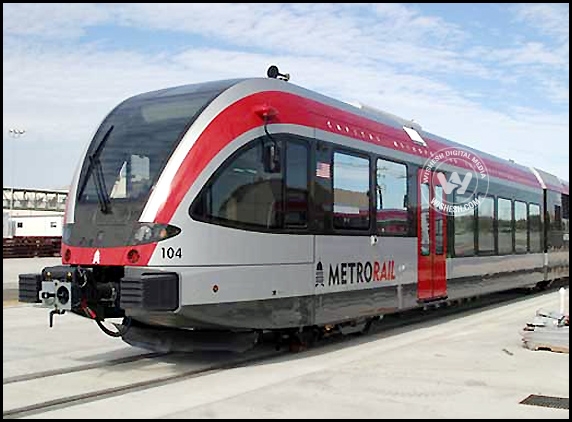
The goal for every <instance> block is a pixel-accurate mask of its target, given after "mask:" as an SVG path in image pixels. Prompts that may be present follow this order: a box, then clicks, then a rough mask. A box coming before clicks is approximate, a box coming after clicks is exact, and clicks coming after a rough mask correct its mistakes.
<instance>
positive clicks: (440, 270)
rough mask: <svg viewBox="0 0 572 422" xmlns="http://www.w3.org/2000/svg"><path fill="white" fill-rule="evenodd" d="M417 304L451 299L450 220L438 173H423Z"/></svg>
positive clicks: (419, 226) (420, 197)
mask: <svg viewBox="0 0 572 422" xmlns="http://www.w3.org/2000/svg"><path fill="white" fill-rule="evenodd" d="M418 177H419V207H418V211H417V213H418V220H417V221H418V224H417V231H418V233H417V235H418V244H417V248H418V267H417V272H418V273H417V279H418V283H417V300H419V301H430V300H436V299H440V298H444V297H447V273H446V268H447V262H446V260H447V243H446V236H445V233H446V232H447V231H446V224H447V220H446V216H445V214H444V213H443V212H440V211H439V210H438V209H439V205H440V204H444V202H445V201H444V197H443V195H444V194H443V187H442V186H441V183H440V182H439V179H438V178H437V177H436V173H433V172H429V171H427V170H425V169H422V170H419V173H418Z"/></svg>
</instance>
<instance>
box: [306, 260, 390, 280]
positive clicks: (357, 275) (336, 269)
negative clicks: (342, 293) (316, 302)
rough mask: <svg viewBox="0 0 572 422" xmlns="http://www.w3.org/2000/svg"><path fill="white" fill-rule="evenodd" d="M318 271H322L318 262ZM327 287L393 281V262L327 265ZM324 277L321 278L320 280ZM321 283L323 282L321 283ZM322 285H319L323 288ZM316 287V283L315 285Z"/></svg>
mask: <svg viewBox="0 0 572 422" xmlns="http://www.w3.org/2000/svg"><path fill="white" fill-rule="evenodd" d="M319 267H320V270H321V271H323V266H322V263H321V262H319ZM327 278H328V286H338V285H343V284H360V283H371V282H372V281H374V282H376V281H377V282H382V281H389V280H395V261H394V260H387V261H381V262H379V261H373V262H369V261H367V262H340V263H338V264H333V265H332V264H329V268H328V277H327ZM324 279H325V277H323V276H322V278H321V280H324ZM322 283H323V281H322ZM322 283H319V284H321V285H322V286H323V284H322ZM316 285H318V283H316Z"/></svg>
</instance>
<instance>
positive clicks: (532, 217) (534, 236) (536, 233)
mask: <svg viewBox="0 0 572 422" xmlns="http://www.w3.org/2000/svg"><path fill="white" fill-rule="evenodd" d="M528 219H529V222H530V252H542V251H543V249H544V248H543V247H542V219H541V216H540V205H537V204H529V206H528Z"/></svg>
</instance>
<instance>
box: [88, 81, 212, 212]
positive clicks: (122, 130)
mask: <svg viewBox="0 0 572 422" xmlns="http://www.w3.org/2000/svg"><path fill="white" fill-rule="evenodd" d="M217 94H218V91H217V92H212V91H210V92H197V93H186V94H178V95H170V96H169V95H165V94H163V95H149V94H144V95H141V96H136V97H133V98H131V99H129V100H127V101H125V102H123V103H122V104H120V105H119V106H118V107H116V108H115V109H114V110H113V111H112V112H111V113H110V114H109V116H108V117H107V118H106V119H105V121H104V122H103V123H102V125H101V127H100V129H99V130H98V132H97V133H96V135H95V137H94V140H93V141H92V143H91V145H90V147H89V149H88V151H87V154H86V159H85V162H84V164H83V168H82V171H81V175H80V181H79V191H78V202H79V203H98V202H99V203H100V204H102V201H103V202H104V203H103V204H102V205H109V207H110V208H112V207H113V204H114V201H118V200H120V201H122V202H128V203H130V202H132V203H142V202H144V200H145V198H146V197H147V196H148V194H149V192H150V190H151V188H152V186H153V184H154V183H155V182H156V181H157V179H158V177H159V174H160V172H161V170H162V169H163V167H164V166H165V164H166V162H167V160H168V159H169V156H170V155H171V154H172V152H173V151H174V149H175V147H176V146H177V144H178V142H179V141H180V140H181V138H182V136H183V135H184V133H185V132H186V130H187V128H188V127H189V126H190V124H191V123H192V122H193V121H194V119H195V118H196V116H197V115H198V114H199V112H200V111H201V110H202V109H203V108H204V107H205V106H206V105H207V104H208V103H209V102H210V101H211V100H212V99H214V97H215V96H216V95H217ZM102 198H103V199H102ZM105 208H106V207H102V209H105Z"/></svg>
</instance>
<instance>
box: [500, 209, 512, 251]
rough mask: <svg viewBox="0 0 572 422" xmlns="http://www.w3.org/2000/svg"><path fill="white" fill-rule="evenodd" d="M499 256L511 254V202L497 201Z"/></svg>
mask: <svg viewBox="0 0 572 422" xmlns="http://www.w3.org/2000/svg"><path fill="white" fill-rule="evenodd" d="M497 220H498V248H499V255H505V254H510V253H512V201H511V200H510V199H504V198H498V199H497Z"/></svg>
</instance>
